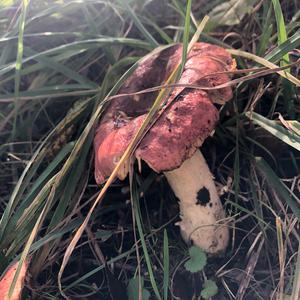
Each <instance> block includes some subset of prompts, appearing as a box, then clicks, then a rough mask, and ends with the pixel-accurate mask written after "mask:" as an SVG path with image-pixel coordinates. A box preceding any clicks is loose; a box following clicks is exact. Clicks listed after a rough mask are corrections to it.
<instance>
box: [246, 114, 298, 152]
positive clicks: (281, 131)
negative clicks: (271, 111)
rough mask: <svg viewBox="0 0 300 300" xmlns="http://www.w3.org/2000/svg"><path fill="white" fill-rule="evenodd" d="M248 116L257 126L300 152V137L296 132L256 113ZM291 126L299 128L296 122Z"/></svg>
mask: <svg viewBox="0 0 300 300" xmlns="http://www.w3.org/2000/svg"><path fill="white" fill-rule="evenodd" d="M246 116H247V117H248V118H249V119H250V120H252V121H253V122H254V123H255V124H257V125H259V126H260V127H262V128H263V129H265V130H267V131H268V132H270V133H271V134H273V135H274V136H276V137H277V138H279V139H280V140H282V141H283V142H284V143H286V144H288V145H290V146H292V147H294V148H295V149H297V150H298V151H300V137H299V136H298V135H297V134H296V133H295V132H292V131H291V130H287V129H285V128H284V127H283V126H281V125H279V124H278V123H277V122H276V121H271V120H269V119H267V118H265V117H263V116H261V115H259V114H257V113H255V112H251V113H250V112H247V113H246ZM291 124H292V125H293V126H294V127H295V126H297V122H295V121H294V122H292V123H291Z"/></svg>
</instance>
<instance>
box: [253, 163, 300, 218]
mask: <svg viewBox="0 0 300 300" xmlns="http://www.w3.org/2000/svg"><path fill="white" fill-rule="evenodd" d="M255 161H256V165H257V167H258V169H259V170H260V171H261V172H262V173H263V174H264V176H265V177H266V179H267V181H268V182H269V184H270V186H271V187H272V188H273V189H274V190H275V191H276V192H277V193H278V194H279V195H280V196H281V197H282V199H284V201H285V202H286V203H287V205H288V206H289V207H290V209H291V210H292V212H293V213H294V214H295V216H296V217H297V218H298V220H300V208H299V203H300V200H299V199H298V198H297V196H296V195H295V194H293V193H292V192H291V191H290V190H289V189H288V187H287V186H286V185H285V184H284V183H283V182H282V181H281V180H280V179H279V178H278V176H277V175H276V173H275V172H274V171H273V170H272V169H271V168H270V167H269V165H268V164H267V163H266V162H265V161H264V160H263V159H262V158H261V157H257V158H256V159H255Z"/></svg>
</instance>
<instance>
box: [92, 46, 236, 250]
mask: <svg viewBox="0 0 300 300" xmlns="http://www.w3.org/2000/svg"><path fill="white" fill-rule="evenodd" d="M181 53H182V45H181V44H175V45H172V46H170V47H168V48H164V49H161V50H156V51H154V53H151V54H150V55H148V56H146V57H145V58H144V59H142V60H141V62H140V64H139V66H138V67H137V69H136V70H135V71H134V72H133V74H132V75H131V76H130V77H129V78H128V79H127V80H126V82H125V83H124V85H123V86H122V87H121V89H120V91H119V94H132V93H134V92H137V91H140V90H143V89H146V88H150V87H154V86H157V85H161V84H163V83H164V82H165V81H166V79H167V78H168V76H169V75H170V73H171V72H172V71H173V69H174V67H175V66H176V65H177V64H178V63H179V62H180V59H181ZM234 69H235V61H234V60H233V59H232V58H231V56H230V54H229V53H227V52H226V50H225V49H223V48H221V47H218V46H215V45H210V44H207V43H196V44H195V45H194V47H193V48H192V50H191V51H190V53H189V55H188V58H187V61H186V64H185V67H184V70H183V72H182V75H181V78H180V79H179V81H178V83H180V84H181V85H179V86H178V87H176V88H174V90H173V91H172V92H171V94H170V95H169V97H168V99H167V101H166V105H165V106H164V108H165V109H164V110H163V112H162V113H161V115H160V116H159V118H158V119H157V120H156V122H155V123H154V125H153V126H152V127H151V128H150V129H149V130H148V131H147V133H146V135H145V136H144V138H143V139H142V140H141V142H140V143H139V145H138V147H137V149H136V150H135V153H134V155H135V157H136V158H137V159H139V160H143V161H145V162H146V163H147V164H148V165H149V166H150V167H151V168H152V169H153V170H154V171H156V172H158V173H159V172H163V173H164V175H165V176H166V178H167V180H168V182H169V184H170V186H171V188H172V189H173V191H174V193H175V195H176V196H177V198H178V199H179V206H180V218H181V221H180V222H178V225H179V226H180V231H181V235H182V237H183V239H184V240H185V241H186V242H190V241H192V242H193V244H194V245H197V246H199V247H201V248H202V249H203V250H204V251H206V252H208V253H217V252H220V251H223V250H224V249H225V248H226V246H227V243H228V239H229V230H228V227H227V226H226V224H225V223H224V219H225V212H224V210H223V208H222V204H221V202H220V199H219V196H218V192H217V189H216V186H215V184H214V181H213V176H212V174H211V172H210V170H209V168H208V166H207V163H206V161H205V159H204V157H203V156H202V154H201V153H200V151H199V150H198V148H199V147H200V146H201V145H202V143H203V142H204V140H205V139H206V138H207V137H208V136H210V135H211V134H212V133H213V131H214V128H215V126H216V123H217V121H218V110H217V108H216V107H215V105H214V104H213V103H225V101H227V100H229V99H230V98H231V97H232V91H231V88H230V87H224V88H221V89H210V90H201V89H191V88H187V87H184V84H185V85H186V84H197V85H199V86H202V87H203V86H204V87H213V86H216V85H220V84H223V83H226V82H228V81H229V80H230V77H229V75H228V74H229V73H230V72H228V71H232V70H234ZM156 95H157V94H156V93H154V92H153V93H151V94H149V93H147V94H138V95H134V96H130V95H127V96H124V95H123V96H120V97H117V98H115V99H113V100H112V101H111V102H110V103H109V105H108V107H107V109H106V111H105V113H104V116H103V117H102V119H101V121H100V125H99V127H98V129H97V132H96V136H95V140H94V146H95V178H96V182H97V183H98V184H101V183H103V182H104V181H105V179H106V178H107V177H109V176H110V174H111V173H112V171H113V169H114V168H115V166H116V164H117V163H118V161H119V160H120V158H121V157H122V155H123V153H124V151H125V149H126V147H127V146H128V144H129V143H130V141H131V139H132V138H133V136H134V135H135V133H136V132H137V130H138V129H139V127H140V126H141V124H142V123H143V120H144V119H145V117H146V114H147V112H148V111H149V109H150V108H151V106H152V104H153V102H154V100H155V98H156ZM128 167H129V162H126V163H125V164H124V165H123V166H122V168H121V169H120V170H119V172H118V178H119V179H121V180H122V179H125V177H126V176H127V173H128Z"/></svg>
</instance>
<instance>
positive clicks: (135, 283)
mask: <svg viewBox="0 0 300 300" xmlns="http://www.w3.org/2000/svg"><path fill="white" fill-rule="evenodd" d="M141 285H142V286H141V288H142V300H148V299H149V298H150V292H149V291H148V290H147V289H145V288H144V278H143V277H141ZM127 295H128V299H130V300H139V278H138V277H133V278H131V279H130V281H129V284H128V286H127Z"/></svg>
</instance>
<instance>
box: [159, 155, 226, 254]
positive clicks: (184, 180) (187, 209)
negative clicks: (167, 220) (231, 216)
mask: <svg viewBox="0 0 300 300" xmlns="http://www.w3.org/2000/svg"><path fill="white" fill-rule="evenodd" d="M164 174H165V176H166V178H167V180H168V182H169V184H170V186H171V187H172V189H173V191H174V193H175V195H176V196H177V198H179V200H180V202H179V205H180V217H181V221H180V222H178V223H177V224H178V225H179V227H180V230H181V235H182V237H183V239H184V240H185V241H186V242H190V241H192V242H193V244H194V245H197V246H199V247H200V248H202V249H203V250H204V251H206V252H208V253H218V252H221V251H224V250H225V249H226V247H227V244H228V240H229V230H228V227H227V226H226V224H224V223H223V221H224V218H225V212H224V210H223V207H222V204H221V201H220V199H219V196H218V193H217V189H216V186H215V183H214V181H213V176H212V174H211V172H210V170H209V168H208V166H207V163H206V161H205V159H204V157H203V155H202V154H201V152H200V151H196V153H195V154H194V155H193V156H192V157H191V158H190V159H188V160H186V161H185V162H184V163H183V164H182V165H181V167H180V168H178V169H175V170H173V171H170V172H164Z"/></svg>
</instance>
